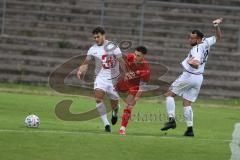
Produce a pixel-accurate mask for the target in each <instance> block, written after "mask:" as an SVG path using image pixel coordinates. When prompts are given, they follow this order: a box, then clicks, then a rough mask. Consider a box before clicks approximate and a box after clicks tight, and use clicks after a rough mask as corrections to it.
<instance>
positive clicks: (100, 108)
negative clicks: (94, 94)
mask: <svg viewBox="0 0 240 160" xmlns="http://www.w3.org/2000/svg"><path fill="white" fill-rule="evenodd" d="M96 107H97V109H98V112H99V114H100V116H101V119H102V122H103V123H104V126H106V125H109V124H110V123H109V122H108V119H107V113H106V107H105V105H104V103H103V102H101V103H97V104H96Z"/></svg>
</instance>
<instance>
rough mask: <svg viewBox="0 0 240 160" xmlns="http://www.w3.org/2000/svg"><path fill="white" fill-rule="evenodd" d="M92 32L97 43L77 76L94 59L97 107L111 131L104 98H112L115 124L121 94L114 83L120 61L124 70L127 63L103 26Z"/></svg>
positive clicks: (83, 71)
mask: <svg viewBox="0 0 240 160" xmlns="http://www.w3.org/2000/svg"><path fill="white" fill-rule="evenodd" d="M92 34H93V37H94V39H95V42H96V43H95V44H94V45H93V46H92V47H91V48H90V49H89V50H88V53H87V57H86V59H85V61H84V62H83V64H81V65H80V67H79V69H78V71H77V78H78V79H80V78H81V76H84V74H85V73H86V71H87V68H88V64H89V61H90V60H91V59H94V60H95V75H96V78H95V81H94V95H95V99H96V107H97V109H98V111H99V114H100V116H101V119H102V122H103V123H104V126H105V131H106V132H111V127H110V123H109V121H108V119H107V113H106V107H105V104H104V102H103V99H104V96H105V95H107V96H108V98H109V99H110V102H111V107H112V109H113V111H112V120H111V121H112V124H113V125H114V124H116V122H117V118H118V117H117V112H118V108H119V107H118V106H119V105H118V99H119V96H118V93H117V92H116V90H115V88H114V85H115V83H116V81H117V79H118V77H119V75H120V71H119V62H120V65H121V67H122V68H123V70H125V68H124V67H125V64H124V60H123V58H122V53H121V50H120V49H119V48H118V47H117V46H116V45H114V43H113V42H110V41H108V40H106V37H105V30H104V29H103V28H102V27H97V28H95V29H94V30H93V32H92Z"/></svg>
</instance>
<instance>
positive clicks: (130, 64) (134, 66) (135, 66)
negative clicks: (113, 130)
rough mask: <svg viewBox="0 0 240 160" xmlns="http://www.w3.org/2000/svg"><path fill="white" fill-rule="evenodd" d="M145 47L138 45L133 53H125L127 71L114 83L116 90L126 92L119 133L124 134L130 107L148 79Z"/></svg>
mask: <svg viewBox="0 0 240 160" xmlns="http://www.w3.org/2000/svg"><path fill="white" fill-rule="evenodd" d="M146 54H147V48H146V47H144V46H138V47H137V48H136V49H135V53H129V54H127V56H126V58H125V61H126V66H127V68H128V73H127V74H126V75H125V77H124V78H122V79H120V80H119V81H118V83H117V85H116V90H117V91H118V92H123V93H126V92H127V94H128V95H127V98H126V99H125V103H126V106H125V108H124V110H123V115H122V124H121V128H120V131H119V134H121V135H125V129H126V127H127V124H128V121H129V119H130V117H131V113H132V109H133V107H134V106H135V105H136V101H137V100H138V99H139V98H140V96H141V95H142V92H143V90H142V88H143V86H144V85H146V83H147V82H148V81H149V79H150V70H149V67H148V63H147V61H146V60H145V58H144V57H145V55H146Z"/></svg>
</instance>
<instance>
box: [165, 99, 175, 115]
mask: <svg viewBox="0 0 240 160" xmlns="http://www.w3.org/2000/svg"><path fill="white" fill-rule="evenodd" d="M166 107H167V113H168V117H169V118H171V117H175V101H174V98H173V97H167V98H166Z"/></svg>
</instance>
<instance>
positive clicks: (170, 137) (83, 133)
mask: <svg viewBox="0 0 240 160" xmlns="http://www.w3.org/2000/svg"><path fill="white" fill-rule="evenodd" d="M1 133H51V134H75V135H101V136H109V135H111V136H117V137H143V138H162V139H179V140H186V139H189V140H191V139H192V140H198V141H208V142H210V141H212V142H226V143H230V142H234V143H237V141H236V142H235V141H234V140H230V139H215V138H213V139H210V138H189V137H183V136H181V137H177V136H167V135H164V134H159V135H144V134H142V135H141V134H135V135H133V134H128V135H126V136H122V135H119V134H114V133H113V134H109V133H101V132H96V133H94V132H81V131H64V130H38V129H29V130H13V129H0V134H1ZM234 160H235V159H234Z"/></svg>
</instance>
